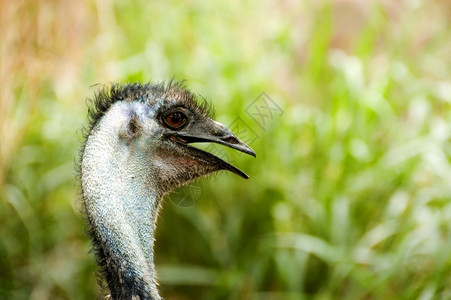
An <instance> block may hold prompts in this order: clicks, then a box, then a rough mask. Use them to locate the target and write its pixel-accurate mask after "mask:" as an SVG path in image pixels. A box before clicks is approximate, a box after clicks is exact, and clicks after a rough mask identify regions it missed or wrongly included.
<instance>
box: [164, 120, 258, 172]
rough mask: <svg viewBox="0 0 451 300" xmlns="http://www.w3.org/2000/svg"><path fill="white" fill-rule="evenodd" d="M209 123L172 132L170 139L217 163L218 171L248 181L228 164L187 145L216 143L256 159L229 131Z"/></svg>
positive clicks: (222, 126) (252, 152)
mask: <svg viewBox="0 0 451 300" xmlns="http://www.w3.org/2000/svg"><path fill="white" fill-rule="evenodd" d="M209 121H210V122H208V123H207V124H205V123H204V124H203V125H202V126H194V127H192V128H189V129H187V130H186V131H180V132H173V133H171V134H170V138H171V139H172V140H174V141H177V142H179V143H182V144H184V145H185V146H188V147H190V148H193V149H196V150H197V151H200V152H201V153H202V154H203V155H204V156H205V157H206V158H208V159H211V160H213V161H214V162H215V163H217V164H218V165H219V167H220V169H224V170H228V171H231V172H233V173H235V174H237V175H239V176H241V177H243V178H245V179H248V178H249V176H248V175H246V174H245V173H244V172H243V171H241V170H240V169H238V168H237V167H235V166H233V165H231V164H230V163H228V162H226V161H224V160H222V159H221V158H219V157H217V156H215V155H213V154H211V153H208V152H206V151H203V150H201V149H198V148H195V147H192V146H189V145H188V144H190V143H202V142H211V143H217V144H221V145H224V146H227V147H229V148H232V149H235V150H238V151H241V152H244V153H246V154H249V155H252V156H254V157H256V154H255V151H254V150H252V148H251V147H249V146H248V145H246V144H245V143H244V142H243V141H241V140H240V139H239V138H238V137H237V136H236V135H235V134H234V133H233V132H232V131H231V130H230V129H228V128H227V127H226V126H224V125H223V124H221V123H219V122H216V121H213V120H209Z"/></svg>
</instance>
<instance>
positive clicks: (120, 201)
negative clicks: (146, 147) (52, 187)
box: [81, 125, 162, 300]
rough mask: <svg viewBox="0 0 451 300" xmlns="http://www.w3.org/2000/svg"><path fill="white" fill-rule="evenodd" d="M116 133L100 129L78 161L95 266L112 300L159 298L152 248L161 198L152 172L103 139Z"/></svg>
mask: <svg viewBox="0 0 451 300" xmlns="http://www.w3.org/2000/svg"><path fill="white" fill-rule="evenodd" d="M109 130H111V131H112V132H108V131H109ZM105 131H107V132H105ZM115 132H116V130H114V129H108V128H106V129H105V128H103V129H102V126H100V125H99V128H97V129H96V130H93V131H92V133H91V135H90V137H89V138H88V141H87V143H86V146H85V149H84V153H83V159H82V176H81V177H82V178H81V179H82V191H83V200H84V208H85V212H86V215H87V219H88V225H89V226H90V234H91V238H92V242H93V246H94V249H95V255H96V259H97V263H98V264H99V265H100V267H101V270H102V273H103V276H104V277H105V280H106V282H107V284H108V288H109V290H110V293H111V298H112V299H152V300H157V299H158V300H159V299H160V297H159V295H158V291H157V288H156V286H157V284H156V280H155V270H154V263H153V245H154V230H155V223H156V219H157V212H158V206H159V203H160V200H161V198H162V195H160V194H158V193H157V191H158V190H157V189H155V187H153V186H152V182H153V181H152V178H151V176H152V170H149V169H147V167H146V165H145V164H143V163H142V161H141V160H140V159H139V158H136V156H135V155H134V154H133V153H132V150H130V148H128V147H124V146H123V145H122V144H121V143H119V142H118V141H115V140H114V139H111V138H110V139H109V138H107V137H108V136H110V137H111V136H114V133H115ZM108 133H111V134H112V135H111V134H108Z"/></svg>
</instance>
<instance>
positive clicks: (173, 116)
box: [163, 111, 188, 129]
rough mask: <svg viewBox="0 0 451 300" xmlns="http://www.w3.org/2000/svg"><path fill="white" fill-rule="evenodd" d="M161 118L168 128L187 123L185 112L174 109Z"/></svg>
mask: <svg viewBox="0 0 451 300" xmlns="http://www.w3.org/2000/svg"><path fill="white" fill-rule="evenodd" d="M163 120H164V123H165V124H166V125H167V126H168V127H169V128H171V129H180V128H182V127H183V126H184V125H185V124H186V123H187V121H188V118H187V117H186V116H185V114H183V113H181V112H179V111H176V112H172V113H170V114H168V115H166V116H165V117H164V118H163Z"/></svg>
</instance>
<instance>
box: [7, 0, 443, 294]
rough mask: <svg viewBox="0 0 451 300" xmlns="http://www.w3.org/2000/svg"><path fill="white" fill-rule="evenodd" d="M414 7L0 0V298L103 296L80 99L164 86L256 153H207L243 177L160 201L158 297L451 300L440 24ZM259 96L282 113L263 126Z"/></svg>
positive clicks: (431, 10)
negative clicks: (198, 97) (87, 213)
mask: <svg viewBox="0 0 451 300" xmlns="http://www.w3.org/2000/svg"><path fill="white" fill-rule="evenodd" d="M362 3H363V4H362ZM415 3H417V2H415V1H410V2H409V1H405V3H404V2H403V3H401V1H399V2H393V3H392V4H390V5H388V4H387V5H385V6H384V5H383V4H381V3H378V2H373V3H370V1H368V2H360V1H349V2H347V1H324V2H321V3H319V2H314V1H302V2H300V3H296V2H295V1H293V2H289V1H288V2H280V3H279V2H273V3H269V2H265V3H263V2H258V1H241V2H231V3H227V4H226V2H220V1H210V2H208V1H191V2H183V1H167V2H161V1H160V2H156V1H137V2H128V1H116V2H115V3H109V2H108V1H104V2H102V1H97V2H95V1H91V2H86V3H82V2H80V3H78V4H71V6H70V7H67V6H66V4H64V5H63V4H58V3H53V2H51V3H50V2H48V1H40V5H39V6H36V5H35V7H31V5H28V6H27V5H25V4H20V3H18V2H14V1H13V2H11V3H4V4H1V6H2V10H1V11H2V13H1V14H2V15H3V16H2V18H1V19H3V20H4V21H2V22H3V23H5V24H8V26H0V27H2V28H3V29H1V31H0V34H2V36H3V37H2V40H3V41H4V44H3V46H2V47H3V48H2V49H3V50H2V51H3V53H2V56H3V57H5V59H6V58H8V61H6V60H5V59H4V58H3V57H2V61H4V60H5V62H4V63H3V64H1V71H2V72H1V76H2V77H1V79H2V82H3V84H2V90H1V91H0V93H1V101H2V102H1V104H2V107H1V112H0V117H1V118H0V126H1V130H2V131H1V132H2V141H1V144H2V146H1V147H0V148H2V149H1V152H0V154H1V157H0V168H1V169H2V172H1V174H2V176H1V177H0V178H3V182H1V185H0V197H1V198H0V236H1V239H0V299H95V298H96V297H98V295H101V292H100V290H99V288H98V287H97V283H96V279H95V275H94V272H95V270H96V267H95V265H94V260H93V257H92V254H90V253H89V249H90V246H89V240H88V238H87V236H86V234H85V231H84V229H85V226H84V223H83V220H82V216H81V215H80V213H79V206H80V204H79V198H78V191H77V186H76V183H75V175H74V173H75V171H74V161H75V160H76V157H77V156H78V151H79V150H78V149H79V144H80V141H81V133H80V128H81V127H82V126H83V124H84V122H85V116H86V105H85V102H84V99H85V98H87V97H91V96H92V95H93V93H94V91H95V89H96V87H95V86H93V85H95V84H97V83H109V82H114V81H121V82H123V81H135V80H138V81H148V80H153V81H160V80H166V79H170V78H172V77H175V78H176V79H187V84H188V85H189V86H190V87H191V89H192V90H193V91H194V92H196V93H199V94H202V95H203V96H205V97H206V98H207V99H210V100H211V101H212V102H213V104H214V106H215V107H216V119H217V120H218V121H220V122H222V123H224V124H226V125H232V126H233V125H235V126H238V127H236V128H237V129H243V128H244V129H243V130H242V131H240V132H241V137H243V139H250V140H251V141H252V142H251V146H252V147H253V148H254V150H255V151H256V152H257V158H256V159H253V158H251V157H247V156H245V155H239V154H236V153H234V152H233V151H227V150H224V149H223V148H220V147H219V148H218V149H219V150H218V151H226V152H224V153H222V154H221V155H223V156H224V157H227V159H228V160H232V161H234V162H235V163H236V165H238V166H239V167H240V168H242V169H243V170H245V172H246V173H248V174H249V175H250V176H251V178H250V179H249V180H247V181H245V180H243V179H241V178H239V177H238V176H235V175H233V174H226V173H219V174H217V175H214V176H211V177H210V178H208V179H204V180H201V181H198V182H195V183H193V184H191V185H190V186H189V187H187V188H183V189H182V190H179V191H177V192H178V194H175V195H172V196H170V197H168V199H167V200H166V203H165V205H164V209H163V211H162V213H161V215H160V218H159V223H158V232H157V244H156V249H155V250H156V265H157V266H156V267H157V271H158V273H159V278H160V280H159V282H160V291H161V294H162V296H163V297H164V298H165V299H321V300H323V299H421V300H425V299H450V298H451V288H450V287H451V275H450V274H451V256H450V255H449V253H451V222H450V220H451V201H450V200H451V190H450V188H449V183H450V182H451V165H450V161H451V159H450V158H451V139H450V136H451V125H450V124H451V122H450V121H451V114H450V103H451V84H450V81H449V78H451V55H450V54H451V43H450V42H449V41H450V40H451V27H450V25H449V24H451V23H450V18H451V15H450V14H449V5H448V4H447V3H446V2H445V1H442V2H441V1H435V2H427V3H426V2H424V3H422V2H421V1H419V2H418V3H417V4H415ZM417 5H419V6H417ZM18 11H20V12H21V14H23V15H21V14H18V13H16V12H18ZM3 23H2V24H3ZM262 92H264V93H266V95H267V96H268V97H269V98H270V99H271V100H272V101H273V102H272V103H273V104H275V105H277V107H278V108H280V109H281V111H274V116H273V118H266V119H265V121H266V123H265V125H264V126H263V127H262V126H260V125H259V122H261V119H259V118H258V117H257V118H256V119H255V117H256V116H255V115H254V116H253V115H252V114H251V113H252V112H254V113H255V105H261V104H262V102H261V101H262V100H261V99H262V98H258V97H259V95H261V93H262ZM254 100H256V101H257V102H253V101H254ZM274 107H275V106H273V108H274ZM281 112H282V114H281ZM253 117H254V118H253ZM234 122H235V123H234ZM237 124H238V125H237ZM193 189H194V190H195V193H196V194H195V195H194V196H192V197H189V198H188V199H186V201H187V202H184V204H183V205H177V204H176V203H179V200H180V197H183V195H184V193H187V192H190V190H193Z"/></svg>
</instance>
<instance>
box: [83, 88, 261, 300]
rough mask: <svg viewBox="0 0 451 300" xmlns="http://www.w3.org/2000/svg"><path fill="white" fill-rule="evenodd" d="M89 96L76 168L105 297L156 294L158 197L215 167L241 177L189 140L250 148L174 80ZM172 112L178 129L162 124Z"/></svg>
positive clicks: (159, 200)
mask: <svg viewBox="0 0 451 300" xmlns="http://www.w3.org/2000/svg"><path fill="white" fill-rule="evenodd" d="M100 98H101V99H100ZM96 101H97V102H96V106H97V108H96V107H95V108H94V109H97V112H94V116H91V118H93V119H94V120H91V122H92V124H91V128H88V130H89V132H88V136H87V140H86V143H85V145H84V148H83V152H82V157H81V168H80V173H81V176H80V177H81V186H82V194H83V206H84V212H85V214H86V216H87V221H88V226H89V228H90V235H91V238H92V240H93V247H94V249H95V253H96V259H97V262H98V264H99V265H100V267H101V270H102V273H103V276H104V278H105V281H106V282H107V285H108V288H109V290H110V297H111V298H112V299H154V300H157V299H161V298H160V296H159V295H158V291H157V283H156V278H155V277H156V275H155V267H154V263H153V246H154V236H155V235H154V231H155V224H156V219H157V215H158V210H159V207H160V204H161V200H162V198H163V197H164V195H165V194H167V193H168V192H170V191H171V190H172V189H174V188H176V187H178V186H181V185H183V184H186V183H188V182H189V181H191V180H193V179H196V178H199V177H201V176H205V175H208V174H210V173H212V172H215V171H218V170H223V169H225V170H229V171H232V172H234V173H236V174H238V175H240V176H242V177H244V178H247V176H246V175H245V174H244V173H242V172H241V171H240V170H238V169H237V168H235V167H233V166H231V165H229V164H228V163H226V162H224V161H222V160H221V159H219V158H217V157H215V156H213V155H211V154H209V153H206V152H204V151H201V150H198V149H196V148H194V147H192V146H190V145H188V143H190V142H199V141H209V142H216V143H220V144H224V145H226V146H229V147H232V148H235V149H237V150H239V151H242V152H245V153H248V154H251V155H253V156H255V152H254V151H253V150H252V149H251V148H249V147H248V146H247V145H245V144H244V143H243V142H241V141H240V140H239V139H238V138H237V137H236V136H235V135H233V133H231V131H230V130H228V129H227V128H226V127H225V126H224V125H222V124H220V123H217V122H215V121H213V120H212V119H211V118H209V115H208V113H207V112H206V110H205V109H204V107H202V106H200V105H198V104H197V102H196V100H195V96H194V95H192V94H191V93H189V92H188V91H186V90H185V88H184V87H183V86H182V85H181V84H177V83H176V84H173V83H172V84H169V85H166V86H164V85H160V86H155V85H153V86H152V85H141V84H133V85H124V86H114V87H113V89H112V90H111V91H107V92H104V93H103V94H99V95H98V99H97V100H96ZM174 111H177V112H181V113H183V115H185V116H186V117H187V121H186V124H185V125H184V126H183V128H179V129H174V128H171V127H170V126H168V124H165V121H164V118H165V117H166V116H167V114H169V113H171V112H174Z"/></svg>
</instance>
